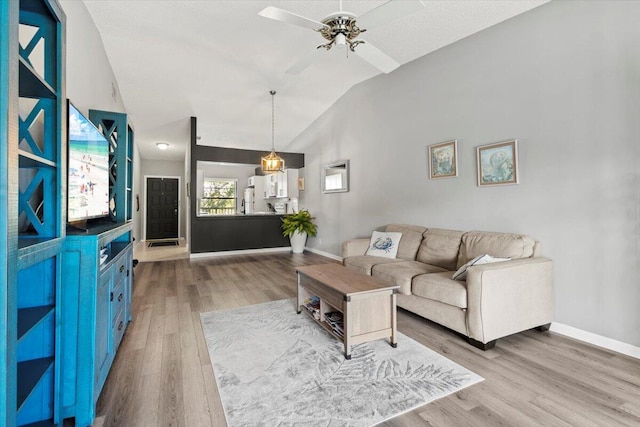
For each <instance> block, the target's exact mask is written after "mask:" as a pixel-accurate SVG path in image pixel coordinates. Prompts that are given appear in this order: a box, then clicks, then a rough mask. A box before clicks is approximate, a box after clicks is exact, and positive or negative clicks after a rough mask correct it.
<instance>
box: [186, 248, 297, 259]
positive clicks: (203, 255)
mask: <svg viewBox="0 0 640 427" xmlns="http://www.w3.org/2000/svg"><path fill="white" fill-rule="evenodd" d="M269 252H291V246H283V247H280V248H264V249H243V250H240V251H220V252H202V253H197V254H190V255H189V258H208V257H216V256H228V255H250V254H264V253H269Z"/></svg>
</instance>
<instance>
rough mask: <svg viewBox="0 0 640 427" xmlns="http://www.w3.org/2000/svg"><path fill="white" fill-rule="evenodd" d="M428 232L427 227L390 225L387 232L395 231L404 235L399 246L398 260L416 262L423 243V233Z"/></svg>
mask: <svg viewBox="0 0 640 427" xmlns="http://www.w3.org/2000/svg"><path fill="white" fill-rule="evenodd" d="M425 230H426V228H425V227H421V226H419V225H407V224H389V225H387V229H386V231H393V232H398V233H402V239H400V244H399V245H398V253H397V254H396V258H401V259H406V260H409V261H414V260H415V259H416V254H417V253H418V248H419V247H420V242H422V233H424V232H425Z"/></svg>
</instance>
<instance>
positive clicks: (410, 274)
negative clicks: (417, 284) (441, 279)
mask: <svg viewBox="0 0 640 427" xmlns="http://www.w3.org/2000/svg"><path fill="white" fill-rule="evenodd" d="M437 271H446V270H445V269H444V268H442V267H437V266H435V265H429V264H424V263H422V262H418V261H401V262H396V263H392V264H391V263H388V264H377V265H374V266H373V269H372V270H371V275H372V276H374V277H379V278H381V279H383V280H386V281H389V282H392V283H393V284H395V285H399V286H400V289H398V292H400V293H401V294H405V295H411V280H412V279H413V278H414V277H415V276H418V275H420V274H424V273H434V272H437Z"/></svg>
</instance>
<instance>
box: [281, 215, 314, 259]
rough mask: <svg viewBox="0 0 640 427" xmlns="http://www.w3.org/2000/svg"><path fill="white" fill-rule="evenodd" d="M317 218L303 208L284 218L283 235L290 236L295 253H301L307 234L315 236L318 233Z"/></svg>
mask: <svg viewBox="0 0 640 427" xmlns="http://www.w3.org/2000/svg"><path fill="white" fill-rule="evenodd" d="M314 219H315V218H314V217H312V216H311V214H310V213H309V211H308V210H306V209H303V210H301V211H300V212H296V213H293V214H290V215H285V216H284V217H283V218H282V235H283V236H285V237H288V238H289V241H290V242H291V250H292V251H293V253H294V254H301V253H302V252H303V251H304V245H305V243H306V242H307V236H311V237H315V235H316V234H318V230H317V228H316V225H315V224H314V223H313V220H314Z"/></svg>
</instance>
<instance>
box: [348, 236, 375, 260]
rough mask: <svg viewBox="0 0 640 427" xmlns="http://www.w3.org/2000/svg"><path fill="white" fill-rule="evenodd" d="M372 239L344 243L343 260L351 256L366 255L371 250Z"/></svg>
mask: <svg viewBox="0 0 640 427" xmlns="http://www.w3.org/2000/svg"><path fill="white" fill-rule="evenodd" d="M370 240H371V239H369V238H366V239H351V240H347V241H345V242H342V259H345V258H347V257H350V256H356V255H364V254H365V253H366V252H367V249H368V248H369V241H370Z"/></svg>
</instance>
